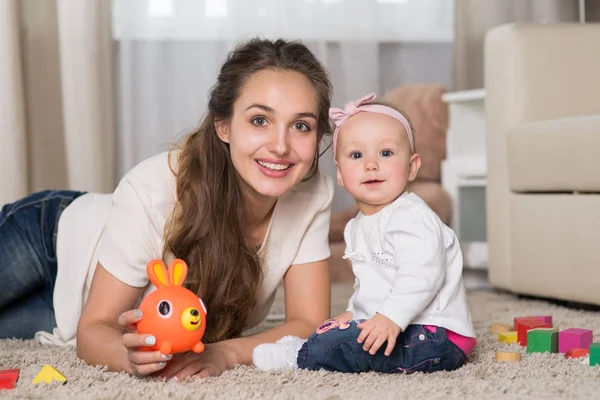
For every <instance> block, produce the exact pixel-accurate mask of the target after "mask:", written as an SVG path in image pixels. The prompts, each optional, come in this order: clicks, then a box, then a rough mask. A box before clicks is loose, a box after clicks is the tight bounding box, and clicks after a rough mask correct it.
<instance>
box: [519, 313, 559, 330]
mask: <svg viewBox="0 0 600 400" xmlns="http://www.w3.org/2000/svg"><path fill="white" fill-rule="evenodd" d="M528 320H536V321H540V322H544V323H546V324H548V325H550V328H552V316H551V315H537V316H531V317H516V318H515V319H514V327H515V331H518V330H519V329H518V325H519V323H520V322H522V321H528Z"/></svg>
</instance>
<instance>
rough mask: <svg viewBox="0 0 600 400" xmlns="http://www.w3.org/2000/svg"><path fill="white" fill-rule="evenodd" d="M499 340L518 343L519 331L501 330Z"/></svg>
mask: <svg viewBox="0 0 600 400" xmlns="http://www.w3.org/2000/svg"><path fill="white" fill-rule="evenodd" d="M498 341H499V342H503V343H508V344H510V343H517V332H514V331H513V332H500V333H499V334H498Z"/></svg>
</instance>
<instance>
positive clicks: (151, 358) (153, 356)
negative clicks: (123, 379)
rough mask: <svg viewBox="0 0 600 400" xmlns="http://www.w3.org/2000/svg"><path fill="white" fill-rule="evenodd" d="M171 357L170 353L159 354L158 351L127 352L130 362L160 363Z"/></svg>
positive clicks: (137, 363)
mask: <svg viewBox="0 0 600 400" xmlns="http://www.w3.org/2000/svg"><path fill="white" fill-rule="evenodd" d="M170 359H171V355H170V354H169V355H166V356H165V355H164V354H161V352H160V351H158V350H157V351H131V352H130V353H129V361H131V363H132V364H136V365H142V364H154V363H161V362H164V361H169V360H170Z"/></svg>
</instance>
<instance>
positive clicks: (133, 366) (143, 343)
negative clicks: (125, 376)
mask: <svg viewBox="0 0 600 400" xmlns="http://www.w3.org/2000/svg"><path fill="white" fill-rule="evenodd" d="M140 319H142V312H141V311H140V310H130V311H125V312H124V313H123V314H121V315H120V316H119V325H121V326H122V327H123V328H125V329H127V331H128V333H125V334H123V346H125V348H127V353H128V360H129V364H130V365H129V369H128V371H127V372H129V373H130V374H132V375H136V376H145V375H150V374H153V373H155V372H157V371H160V370H161V369H163V368H165V366H166V365H167V364H166V361H168V360H170V359H171V357H172V355H171V354H169V355H164V354H161V352H160V351H158V350H156V351H143V350H140V348H142V347H148V346H153V345H154V344H155V343H156V338H155V337H154V336H152V335H141V334H139V333H138V332H137V329H136V327H135V323H136V322H138V321H139V320H140Z"/></svg>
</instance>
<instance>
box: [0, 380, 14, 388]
mask: <svg viewBox="0 0 600 400" xmlns="http://www.w3.org/2000/svg"><path fill="white" fill-rule="evenodd" d="M14 388H15V382H14V381H12V380H10V379H5V378H0V389H14Z"/></svg>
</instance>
